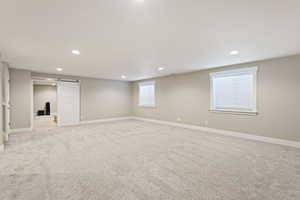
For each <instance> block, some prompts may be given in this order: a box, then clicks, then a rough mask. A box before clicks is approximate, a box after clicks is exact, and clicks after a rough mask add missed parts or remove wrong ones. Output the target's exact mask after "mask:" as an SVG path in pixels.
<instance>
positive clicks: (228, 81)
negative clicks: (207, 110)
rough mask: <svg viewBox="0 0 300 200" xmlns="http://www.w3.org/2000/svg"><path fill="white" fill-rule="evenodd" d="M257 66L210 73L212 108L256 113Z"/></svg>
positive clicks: (213, 109)
mask: <svg viewBox="0 0 300 200" xmlns="http://www.w3.org/2000/svg"><path fill="white" fill-rule="evenodd" d="M256 81H257V67H252V68H243V69H237V70H228V71H222V72H215V73H211V74H210V84H211V110H212V111H229V112H250V113H256V112H257V108H256Z"/></svg>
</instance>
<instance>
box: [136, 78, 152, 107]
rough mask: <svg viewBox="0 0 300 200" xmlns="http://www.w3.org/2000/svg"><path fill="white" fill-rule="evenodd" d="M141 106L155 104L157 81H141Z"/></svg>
mask: <svg viewBox="0 0 300 200" xmlns="http://www.w3.org/2000/svg"><path fill="white" fill-rule="evenodd" d="M139 106H149V107H154V106H155V82H154V81H150V82H142V83H139Z"/></svg>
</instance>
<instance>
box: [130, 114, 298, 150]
mask: <svg viewBox="0 0 300 200" xmlns="http://www.w3.org/2000/svg"><path fill="white" fill-rule="evenodd" d="M131 119H136V120H142V121H148V122H154V123H159V124H165V125H170V126H177V127H181V128H187V129H193V130H199V131H203V132H210V133H217V134H221V135H226V136H232V137H238V138H243V139H248V140H255V141H260V142H266V143H271V144H279V145H284V146H290V147H296V148H300V142H295V141H290V140H283V139H277V138H271V137H264V136H258V135H251V134H247V133H240V132H235V131H227V130H221V129H214V128H207V127H201V126H195V125H189V124H181V123H176V122H169V121H162V120H156V119H148V118H141V117H131Z"/></svg>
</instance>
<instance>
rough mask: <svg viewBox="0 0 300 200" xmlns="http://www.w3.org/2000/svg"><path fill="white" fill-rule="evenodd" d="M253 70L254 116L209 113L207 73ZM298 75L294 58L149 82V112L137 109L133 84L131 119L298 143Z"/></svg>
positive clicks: (298, 64) (297, 60) (299, 58)
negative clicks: (152, 90) (152, 101)
mask: <svg viewBox="0 0 300 200" xmlns="http://www.w3.org/2000/svg"><path fill="white" fill-rule="evenodd" d="M253 66H257V67H258V90H257V98H258V99H257V100H258V102H257V103H258V112H259V114H258V115H256V116H249V115H233V114H225V113H214V112H210V111H209V109H210V81H209V73H210V72H214V71H222V70H227V69H234V68H240V67H253ZM299 75H300V56H291V57H285V58H278V59H271V60H265V61H259V62H252V63H247V64H240V65H233V66H228V67H223V68H217V69H210V70H203V71H197V72H192V73H186V74H179V75H171V76H167V77H161V78H155V79H153V80H155V81H156V107H155V108H146V107H140V106H138V83H139V81H136V82H134V83H133V85H132V87H133V114H134V115H135V116H137V117H144V118H152V119H157V120H165V121H171V122H179V123H186V124H191V125H199V126H207V127H210V128H217V129H225V130H231V131H238V132H243V133H248V134H254V135H260V136H267V137H273V138H280V139H287V140H296V141H300V132H299V131H300V123H299V121H300V117H299V116H300V109H299V107H298V104H299V102H300V92H299V91H300V90H299V86H300V78H299ZM177 118H180V119H181V121H178V120H177ZM205 122H207V123H208V125H206V123H205Z"/></svg>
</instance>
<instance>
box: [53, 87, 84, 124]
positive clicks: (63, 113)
mask: <svg viewBox="0 0 300 200" xmlns="http://www.w3.org/2000/svg"><path fill="white" fill-rule="evenodd" d="M57 114H58V116H57V117H58V118H57V123H58V126H67V125H76V124H79V121H80V87H79V83H78V82H64V81H59V82H58V84H57Z"/></svg>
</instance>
